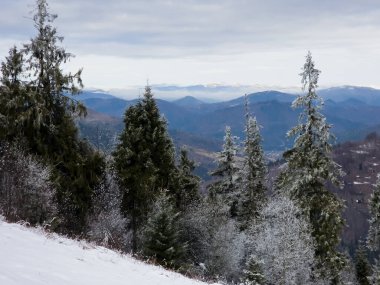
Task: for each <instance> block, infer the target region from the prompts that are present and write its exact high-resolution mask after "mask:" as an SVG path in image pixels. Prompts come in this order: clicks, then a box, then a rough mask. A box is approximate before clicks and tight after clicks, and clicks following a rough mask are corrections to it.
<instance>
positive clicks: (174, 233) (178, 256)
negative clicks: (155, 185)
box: [143, 191, 187, 268]
mask: <svg viewBox="0 0 380 285" xmlns="http://www.w3.org/2000/svg"><path fill="white" fill-rule="evenodd" d="M178 218H179V212H176V211H175V209H174V206H173V202H172V200H171V199H170V197H169V196H168V195H167V194H166V193H165V191H163V192H162V193H161V194H160V195H159V196H158V197H157V200H156V202H155V204H154V207H153V208H152V211H151V212H150V214H149V219H148V222H147V225H146V227H145V230H144V245H143V253H144V254H145V255H146V256H149V257H153V258H155V260H156V261H157V262H158V263H159V264H161V265H164V266H167V267H169V268H179V267H180V266H181V262H182V258H183V256H184V254H185V251H186V246H187V245H186V243H182V242H181V240H180V230H179V223H178Z"/></svg>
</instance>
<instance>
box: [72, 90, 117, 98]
mask: <svg viewBox="0 0 380 285" xmlns="http://www.w3.org/2000/svg"><path fill="white" fill-rule="evenodd" d="M75 98H76V99H77V100H86V99H90V98H100V99H112V98H117V97H115V96H113V95H110V94H108V93H106V92H105V91H103V90H95V91H89V90H84V91H82V92H81V93H80V94H79V95H77V96H75Z"/></svg>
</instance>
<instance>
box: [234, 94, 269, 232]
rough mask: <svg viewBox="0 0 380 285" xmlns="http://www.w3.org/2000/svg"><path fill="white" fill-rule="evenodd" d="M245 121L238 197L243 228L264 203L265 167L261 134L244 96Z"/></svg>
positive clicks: (239, 214)
mask: <svg viewBox="0 0 380 285" xmlns="http://www.w3.org/2000/svg"><path fill="white" fill-rule="evenodd" d="M245 110H246V114H245V116H246V122H245V136H246V137H245V141H244V161H243V167H242V170H241V186H240V192H241V193H240V198H239V213H238V216H239V220H240V223H241V228H242V229H245V228H246V227H247V226H248V224H249V223H250V221H251V220H252V219H254V218H257V217H258V213H259V211H260V209H261V208H262V207H263V206H264V204H265V200H266V197H265V194H266V190H267V189H266V187H265V185H264V179H265V173H266V167H265V162H264V153H263V149H262V147H261V141H262V139H261V136H260V130H259V126H258V124H257V121H256V118H255V117H252V116H251V115H250V113H249V109H248V100H247V97H246V98H245Z"/></svg>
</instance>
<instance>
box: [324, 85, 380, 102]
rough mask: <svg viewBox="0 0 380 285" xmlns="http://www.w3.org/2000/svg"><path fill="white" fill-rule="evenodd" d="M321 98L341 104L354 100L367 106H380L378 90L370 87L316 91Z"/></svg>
mask: <svg viewBox="0 0 380 285" xmlns="http://www.w3.org/2000/svg"><path fill="white" fill-rule="evenodd" d="M318 95H320V96H321V97H322V98H324V99H325V100H326V99H331V100H333V101H335V102H343V101H346V100H347V99H356V100H359V101H362V102H364V103H366V104H368V105H374V106H380V90H378V89H374V88H370V87H357V86H341V87H332V88H327V89H322V90H320V91H318Z"/></svg>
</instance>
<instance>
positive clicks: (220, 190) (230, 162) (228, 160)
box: [209, 126, 239, 217]
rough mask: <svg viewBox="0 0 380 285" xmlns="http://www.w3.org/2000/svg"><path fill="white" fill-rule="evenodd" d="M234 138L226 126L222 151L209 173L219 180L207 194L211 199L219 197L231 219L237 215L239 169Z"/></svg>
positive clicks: (211, 186)
mask: <svg viewBox="0 0 380 285" xmlns="http://www.w3.org/2000/svg"><path fill="white" fill-rule="evenodd" d="M235 141H236V137H234V136H232V134H231V128H230V127H229V126H226V129H225V136H224V145H223V150H222V151H221V152H220V153H219V154H218V159H217V163H218V165H217V168H216V169H215V170H214V171H212V172H211V175H212V176H216V177H218V178H219V179H218V180H217V181H216V182H214V183H213V184H211V185H210V187H209V194H210V197H211V198H215V197H216V196H218V195H219V196H221V197H223V199H225V201H226V202H227V203H228V205H229V207H230V214H231V216H232V217H235V216H236V215H237V211H238V209H237V208H238V205H237V203H238V198H237V193H236V192H237V182H238V177H239V176H238V171H239V168H238V166H237V162H236V152H237V147H236V143H235Z"/></svg>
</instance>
